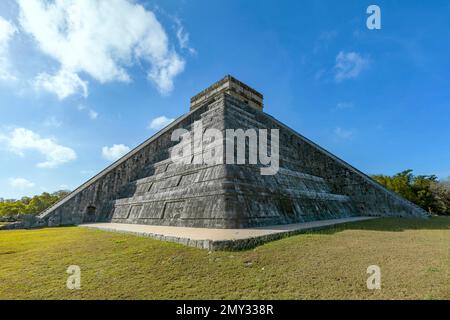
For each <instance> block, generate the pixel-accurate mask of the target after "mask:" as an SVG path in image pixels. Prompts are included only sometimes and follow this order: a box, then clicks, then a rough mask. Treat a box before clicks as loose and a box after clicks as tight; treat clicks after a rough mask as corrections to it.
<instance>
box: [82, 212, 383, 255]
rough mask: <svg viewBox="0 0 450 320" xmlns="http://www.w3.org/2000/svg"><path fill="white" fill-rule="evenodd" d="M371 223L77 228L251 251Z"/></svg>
mask: <svg viewBox="0 0 450 320" xmlns="http://www.w3.org/2000/svg"><path fill="white" fill-rule="evenodd" d="M370 219H375V218H373V217H352V218H343V219H334V220H321V221H312V222H304V223H295V224H287V225H278V226H271V227H261V228H250V229H207V228H185V227H167V226H151V225H142V224H122V223H93V224H84V225H80V227H83V228H92V229H99V230H103V231H112V232H119V233H129V234H134V235H138V236H145V237H150V238H153V239H157V240H163V241H171V242H177V243H181V244H184V245H187V246H191V247H196V248H201V249H207V250H211V251H213V250H240V249H248V248H253V247H256V246H258V245H260V244H262V243H264V242H268V241H272V240H277V239H280V238H283V237H286V236H290V235H294V234H299V233H302V232H305V231H311V230H317V229H322V228H326V227H329V226H333V225H337V224H342V223H349V222H357V221H364V220H370Z"/></svg>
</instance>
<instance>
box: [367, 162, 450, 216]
mask: <svg viewBox="0 0 450 320" xmlns="http://www.w3.org/2000/svg"><path fill="white" fill-rule="evenodd" d="M372 178H373V179H375V180H376V181H378V182H379V183H380V184H382V185H383V186H385V187H386V188H388V189H390V190H392V191H394V192H396V193H398V194H399V195H401V196H402V197H404V198H405V199H407V200H409V201H411V202H413V203H415V204H416V205H418V206H419V207H421V208H422V209H424V210H426V211H428V212H430V213H432V214H438V215H450V177H449V179H447V180H444V181H439V180H438V178H437V177H436V176H435V175H419V176H415V175H414V174H413V170H405V171H403V172H400V173H397V174H395V175H393V176H385V175H374V176H372Z"/></svg>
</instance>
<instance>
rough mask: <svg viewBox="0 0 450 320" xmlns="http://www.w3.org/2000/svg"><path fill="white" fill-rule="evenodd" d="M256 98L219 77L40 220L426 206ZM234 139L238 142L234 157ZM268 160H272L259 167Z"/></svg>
mask: <svg viewBox="0 0 450 320" xmlns="http://www.w3.org/2000/svg"><path fill="white" fill-rule="evenodd" d="M262 108H263V103H262V95H260V94H259V93H257V92H256V91H254V90H253V89H251V88H249V87H247V86H245V85H243V84H242V83H240V82H238V81H237V80H235V79H233V78H231V77H226V78H224V79H223V80H221V81H219V82H218V83H217V84H215V85H213V86H212V87H211V88H209V89H207V90H205V91H204V92H202V93H201V94H199V95H197V96H195V97H194V98H193V99H192V100H191V112H190V113H189V114H188V115H187V116H185V117H184V118H182V119H180V120H178V121H177V122H176V123H174V124H173V125H171V126H170V128H169V129H167V130H166V131H165V132H163V133H162V134H161V135H159V136H157V137H155V138H154V139H153V140H151V141H149V142H148V143H146V144H145V145H144V146H142V147H141V148H140V149H139V150H137V151H136V152H135V153H134V154H132V155H131V156H128V158H127V159H124V160H123V162H122V163H120V164H119V165H118V166H117V167H115V168H112V169H110V170H109V171H107V172H106V173H105V174H103V175H101V176H99V178H98V179H97V180H95V181H93V182H92V183H90V184H88V185H87V186H85V187H84V188H80V190H79V191H78V192H77V193H75V194H74V195H73V196H72V198H70V199H68V200H66V202H65V203H63V204H61V205H59V206H58V207H57V208H55V209H53V210H50V211H49V212H48V213H47V215H46V219H47V221H48V223H49V224H50V225H59V224H70V223H82V222H94V221H113V222H120V223H138V224H152V225H170V226H192V227H210V228H244V227H252V226H266V225H275V224H286V223H296V222H303V221H311V220H320V219H333V218H343V217H350V216H356V215H375V216H426V213H425V212H424V211H423V210H421V209H420V208H418V207H416V206H414V205H412V204H411V203H409V202H407V201H406V200H403V199H401V198H400V197H398V196H396V195H394V194H392V193H391V192H389V191H387V190H385V189H384V188H383V187H381V186H380V185H378V184H377V183H375V182H374V181H372V180H371V179H370V178H368V177H366V176H365V175H363V174H362V173H360V172H358V171H357V170H355V169H354V168H352V167H350V166H349V165H347V164H345V163H344V162H342V161H341V160H339V159H337V158H336V157H334V156H333V155H331V154H329V153H327V152H326V151H324V150H323V149H321V148H320V147H318V146H316V145H314V144H313V143H311V142H310V141H308V140H307V139H305V138H303V137H301V136H300V135H298V134H296V133H295V132H293V131H292V130H290V129H289V128H287V127H286V126H284V125H283V124H281V123H279V122H278V121H276V120H275V119H273V118H272V117H270V116H268V115H267V114H265V113H263V112H261V110H262ZM177 129H185V130H186V132H185V134H184V135H183V137H189V138H190V140H189V142H190V144H189V145H190V148H189V150H186V149H185V146H186V144H185V145H184V146H181V142H180V141H183V142H186V140H183V138H181V137H178V139H174V137H175V136H174V132H175V131H176V130H177ZM208 129H215V132H216V134H219V135H216V136H214V137H211V136H210V135H208V132H209V131H210V130H208ZM260 129H263V130H262V131H261V130H260ZM239 130H240V131H241V133H242V132H244V133H245V134H246V135H247V137H244V139H243V140H239V138H238V137H236V133H237V132H238V131H239ZM264 130H267V131H266V132H265V133H266V138H267V141H266V140H265V139H262V138H264V135H263V133H264ZM272 132H277V134H278V138H277V137H276V136H272V135H271V133H272ZM230 133H234V134H235V135H230ZM255 135H256V140H254V139H253V140H252V138H254V137H255ZM178 136H179V135H178ZM230 141H233V143H232V144H234V147H232V148H231V147H230V146H231V145H232V144H230ZM263 142H264V143H263ZM238 146H241V147H244V153H243V155H244V157H243V159H241V161H242V160H243V163H241V164H237V163H236V162H237V157H238V151H237V149H238ZM263 146H265V149H264V152H262V151H261V147H263ZM272 146H278V148H275V147H274V148H272ZM180 150H181V151H182V152H178V151H180ZM183 150H184V151H186V152H183ZM213 150H214V151H213ZM175 151H177V152H175ZM188 151H189V152H188ZM219 151H220V152H219ZM261 153H265V154H266V156H267V157H266V159H265V160H266V162H264V164H262V163H261V162H262V160H261ZM275 153H276V154H275ZM230 154H231V157H232V158H233V161H230V160H231V158H230V157H229V156H230ZM177 155H178V156H177ZM204 155H205V159H207V158H206V155H209V156H211V155H213V156H214V160H215V161H206V160H205V159H203V156H204ZM254 156H256V163H254V160H255V159H254V158H255V157H254ZM269 156H270V157H271V158H272V162H271V163H268V162H267V159H268V158H269ZM275 156H276V157H275ZM275 159H276V161H275ZM210 160H211V159H210ZM275 162H276V163H275ZM268 167H270V168H272V169H275V170H272V171H270V170H269V173H267V170H266V172H265V173H263V172H264V169H263V168H266V169H267V168H268Z"/></svg>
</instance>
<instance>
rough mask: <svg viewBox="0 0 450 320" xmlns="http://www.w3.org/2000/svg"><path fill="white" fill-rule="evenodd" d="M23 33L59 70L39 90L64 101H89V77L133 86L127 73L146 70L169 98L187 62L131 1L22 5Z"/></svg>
mask: <svg viewBox="0 0 450 320" xmlns="http://www.w3.org/2000/svg"><path fill="white" fill-rule="evenodd" d="M17 2H18V4H19V8H20V15H19V21H20V25H21V27H22V29H23V30H24V31H25V32H27V33H28V34H30V35H31V36H33V38H34V39H35V41H36V43H37V45H38V47H39V49H40V50H41V51H42V52H43V53H45V54H46V55H48V56H50V57H51V58H53V59H55V60H56V61H57V62H58V63H59V64H60V70H59V71H58V72H57V73H56V74H55V75H49V74H48V73H43V74H41V75H39V76H38V79H37V80H38V81H37V84H39V85H40V87H41V88H44V89H46V90H48V91H50V92H53V93H55V94H57V96H58V97H59V98H61V99H62V98H65V97H67V96H69V95H71V94H75V93H82V94H83V95H87V81H86V80H83V79H81V78H80V76H81V75H83V74H87V75H89V76H91V77H92V78H93V79H95V80H97V81H99V82H101V83H105V82H110V81H123V82H129V81H131V78H130V75H129V74H128V72H127V68H128V67H131V66H133V65H135V64H139V65H141V64H144V63H145V65H147V68H148V78H149V79H150V80H151V81H152V82H153V83H154V85H155V86H156V88H157V89H158V91H159V92H160V93H162V94H168V93H170V91H171V90H172V89H173V81H174V78H175V77H176V76H177V75H178V74H179V73H180V72H182V71H183V70H184V65H185V62H184V60H183V59H182V58H181V57H180V56H179V55H178V54H177V53H176V52H175V51H174V50H173V48H172V46H171V45H170V43H169V39H168V36H167V34H166V32H165V30H164V28H163V27H162V26H161V24H160V23H159V21H158V20H157V18H156V17H155V15H154V14H153V12H151V11H149V10H146V9H144V7H143V6H141V5H139V4H137V3H135V2H134V1H132V0H108V1H102V0H67V1H62V0H57V1H46V0H17Z"/></svg>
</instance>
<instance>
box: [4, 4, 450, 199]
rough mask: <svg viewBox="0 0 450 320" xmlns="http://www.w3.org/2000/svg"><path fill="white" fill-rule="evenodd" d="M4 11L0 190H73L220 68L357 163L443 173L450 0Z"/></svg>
mask: <svg viewBox="0 0 450 320" xmlns="http://www.w3.org/2000/svg"><path fill="white" fill-rule="evenodd" d="M46 2H48V3H49V4H47V5H45V3H46ZM371 4H376V5H378V6H379V7H380V9H381V30H369V29H368V28H367V27H366V19H367V17H368V16H369V15H368V14H367V13H366V9H367V7H368V6H369V5H371ZM0 17H1V18H0V168H1V169H0V197H3V198H19V197H21V196H24V195H33V194H38V193H41V192H43V191H50V192H51V191H56V190H58V189H73V188H75V187H77V186H78V185H79V184H81V183H82V182H83V181H85V180H86V179H88V178H89V177H91V176H92V175H94V174H95V173H96V172H98V171H99V170H101V169H102V168H104V167H106V166H107V165H109V164H110V163H111V162H112V161H113V160H114V159H116V158H117V157H118V156H120V155H121V154H123V153H124V152H126V151H127V150H129V149H131V148H133V147H135V146H136V145H138V144H139V143H141V142H142V141H143V140H145V139H146V138H148V137H150V136H151V135H153V134H154V133H156V132H157V130H158V128H159V127H160V126H161V125H162V124H164V123H166V122H167V121H168V120H170V119H173V118H176V117H178V116H180V115H182V114H183V113H185V112H187V111H188V109H189V98H190V97H191V96H193V95H194V94H196V93H197V92H199V91H200V90H202V89H204V88H205V87H207V86H209V85H210V84H212V83H213V82H215V81H217V80H219V79H220V78H222V77H223V76H224V75H226V74H231V75H233V76H235V77H237V78H238V79H240V80H241V81H243V82H245V83H247V84H249V85H250V86H252V87H254V88H255V89H257V90H258V91H260V92H261V93H263V94H264V98H265V111H266V112H267V113H269V114H271V115H273V116H275V117H276V118H278V119H279V120H281V121H282V122H284V123H286V124H287V125H288V126H290V127H292V128H293V129H295V130H296V131H298V132H300V133H302V134H303V135H305V136H306V137H308V138H310V139H312V140H313V141H315V142H316V143H318V144H320V145H322V146H323V147H325V148H326V149H328V150H329V151H331V152H332V153H334V154H336V155H337V156H339V157H341V158H343V159H344V160H346V161H347V162H349V163H350V164H352V165H354V166H355V167H357V168H359V169H361V170H362V171H364V172H366V173H369V174H375V173H383V174H393V173H396V172H399V171H401V170H404V169H408V168H411V169H414V170H415V172H416V173H417V174H436V175H438V176H439V177H440V178H445V177H447V176H450V165H449V164H450V148H449V141H450V127H449V123H450V77H449V71H450V38H449V35H450V1H439V0H435V1H431V2H425V1H406V0H404V1H393V0H390V1H370V2H369V1H350V0H348V1H339V2H338V1H319V0H311V1H296V2H294V1H268V0H266V1H257V0H245V1H244V0H240V1H237V0H227V1H206V0H205V1H200V0H198V1H174V0H164V1H140V2H138V1H127V0H114V1H113V0H111V1H103V2H102V1H100V2H98V1H94V0H83V1H81V0H79V1H56V3H54V1H39V0H33V1H31V0H17V1H15V0H5V1H1V3H0Z"/></svg>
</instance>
